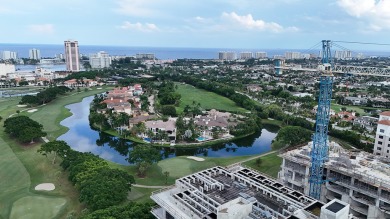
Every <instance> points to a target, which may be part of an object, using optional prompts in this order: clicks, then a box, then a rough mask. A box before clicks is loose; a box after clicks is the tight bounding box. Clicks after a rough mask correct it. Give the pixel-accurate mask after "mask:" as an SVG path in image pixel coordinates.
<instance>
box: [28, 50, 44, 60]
mask: <svg viewBox="0 0 390 219" xmlns="http://www.w3.org/2000/svg"><path fill="white" fill-rule="evenodd" d="M28 54H29V58H30V59H35V60H40V59H41V51H40V50H39V49H30V50H29V52H28Z"/></svg>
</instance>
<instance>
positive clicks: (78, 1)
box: [0, 0, 390, 49]
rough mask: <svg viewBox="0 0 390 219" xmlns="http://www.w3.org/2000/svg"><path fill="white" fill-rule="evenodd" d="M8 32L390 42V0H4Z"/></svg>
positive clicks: (39, 37) (227, 44) (221, 41)
mask: <svg viewBox="0 0 390 219" xmlns="http://www.w3.org/2000/svg"><path fill="white" fill-rule="evenodd" d="M0 27H1V28H2V31H1V33H2V34H0V42H1V43H36V44H62V43H63V41H64V40H66V39H76V40H78V41H79V43H80V44H85V45H125V46H151V47H155V46H158V47H200V48H265V49H270V48H291V49H306V48H310V47H311V46H313V45H315V44H316V43H317V42H319V41H320V40H322V39H331V40H346V41H363V42H376V43H388V42H389V39H390V0H380V1H379V0H328V1H323V0H36V1H32V0H12V1H11V0H0ZM349 47H352V48H354V47H356V45H351V46H349ZM368 48H369V47H368Z"/></svg>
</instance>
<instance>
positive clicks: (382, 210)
mask: <svg viewBox="0 0 390 219" xmlns="http://www.w3.org/2000/svg"><path fill="white" fill-rule="evenodd" d="M328 145H329V159H328V160H327V161H326V162H325V164H324V176H323V178H324V182H325V183H324V184H323V185H322V188H321V196H320V200H321V201H323V202H328V201H330V200H333V199H335V198H336V199H339V200H341V201H343V202H345V203H348V204H349V205H350V209H351V211H350V213H352V214H353V215H354V216H355V217H357V218H390V175H389V173H390V166H389V165H388V161H389V160H388V159H387V158H384V157H380V156H374V155H372V154H370V153H367V152H363V151H357V150H353V151H348V150H345V149H343V148H342V147H341V146H339V145H338V144H336V143H334V142H330V143H329V144H328ZM311 148H312V142H310V143H309V144H308V145H305V146H303V147H299V148H294V149H291V150H288V151H285V152H283V153H281V154H280V155H279V156H280V157H282V158H283V162H282V165H281V170H280V172H279V173H278V179H279V180H280V182H281V183H283V185H284V186H287V187H290V188H293V189H296V190H297V191H300V192H302V193H304V194H305V195H309V191H310V183H309V177H310V166H311V156H310V154H311Z"/></svg>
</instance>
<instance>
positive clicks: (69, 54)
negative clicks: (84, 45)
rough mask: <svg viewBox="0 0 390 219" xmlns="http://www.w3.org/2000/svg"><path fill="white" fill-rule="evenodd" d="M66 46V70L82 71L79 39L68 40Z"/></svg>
mask: <svg viewBox="0 0 390 219" xmlns="http://www.w3.org/2000/svg"><path fill="white" fill-rule="evenodd" d="M64 46H65V61H66V70H68V71H80V60H79V43H78V42H77V41H71V40H67V41H65V42H64Z"/></svg>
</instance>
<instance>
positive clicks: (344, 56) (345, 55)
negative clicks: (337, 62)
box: [334, 50, 352, 59]
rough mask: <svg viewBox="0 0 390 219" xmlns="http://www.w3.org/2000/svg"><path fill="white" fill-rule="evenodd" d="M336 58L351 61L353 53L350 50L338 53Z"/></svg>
mask: <svg viewBox="0 0 390 219" xmlns="http://www.w3.org/2000/svg"><path fill="white" fill-rule="evenodd" d="M334 57H335V58H336V59H351V58H352V51H349V50H341V51H336V52H335V55H334Z"/></svg>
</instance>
